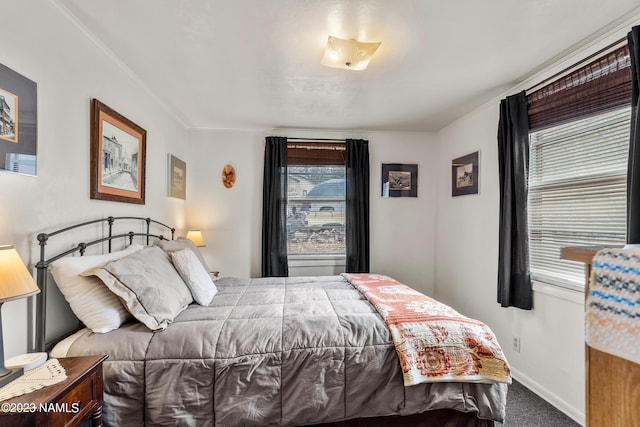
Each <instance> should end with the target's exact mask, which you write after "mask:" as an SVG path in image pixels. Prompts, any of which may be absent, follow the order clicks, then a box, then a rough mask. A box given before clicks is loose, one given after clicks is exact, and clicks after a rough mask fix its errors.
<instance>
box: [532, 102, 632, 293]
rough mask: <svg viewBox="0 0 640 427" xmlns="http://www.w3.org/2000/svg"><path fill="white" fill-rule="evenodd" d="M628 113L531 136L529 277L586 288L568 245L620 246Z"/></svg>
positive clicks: (613, 113) (618, 112)
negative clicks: (568, 256) (565, 255)
mask: <svg viewBox="0 0 640 427" xmlns="http://www.w3.org/2000/svg"><path fill="white" fill-rule="evenodd" d="M630 114H631V109H630V108H628V107H627V108H622V109H618V110H614V111H610V112H607V113H603V114H599V115H596V116H592V117H588V118H584V119H580V120H576V121H573V122H570V123H568V124H562V125H559V126H554V127H551V128H547V129H544V130H540V131H536V132H532V133H531V134H530V137H529V143H530V166H529V205H528V214H529V256H530V269H531V275H532V278H533V279H534V280H539V281H543V282H547V283H551V284H555V285H560V286H567V287H575V288H580V289H582V288H583V287H584V264H582V263H578V262H573V261H567V260H561V259H560V249H561V248H562V247H566V246H590V245H603V246H608V245H623V244H624V243H625V239H626V178H627V156H628V145H629V123H630Z"/></svg>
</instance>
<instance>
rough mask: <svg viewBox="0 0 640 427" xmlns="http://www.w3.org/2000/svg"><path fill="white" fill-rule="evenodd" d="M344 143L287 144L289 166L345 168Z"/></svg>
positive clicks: (305, 142) (301, 142)
mask: <svg viewBox="0 0 640 427" xmlns="http://www.w3.org/2000/svg"><path fill="white" fill-rule="evenodd" d="M344 161H345V144H344V142H324V141H300V142H296V141H291V142H288V143H287V163H288V166H344Z"/></svg>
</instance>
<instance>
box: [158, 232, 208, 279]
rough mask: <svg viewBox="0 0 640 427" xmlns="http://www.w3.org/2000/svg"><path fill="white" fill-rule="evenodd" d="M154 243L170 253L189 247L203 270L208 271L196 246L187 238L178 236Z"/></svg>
mask: <svg viewBox="0 0 640 427" xmlns="http://www.w3.org/2000/svg"><path fill="white" fill-rule="evenodd" d="M155 244H156V246H158V247H159V248H161V249H162V250H163V251H165V252H166V253H167V254H171V252H175V251H180V250H182V249H185V248H189V249H191V250H192V251H193V253H195V254H196V256H197V257H198V259H199V260H200V262H201V263H202V266H203V267H204V269H205V271H210V270H209V267H208V266H207V263H206V262H205V261H204V258H203V257H202V254H201V253H200V250H199V249H198V247H197V246H196V245H195V244H194V243H193V242H192V241H191V240H189V239H187V238H184V237H178V239H177V240H158V241H157V242H156V243H155Z"/></svg>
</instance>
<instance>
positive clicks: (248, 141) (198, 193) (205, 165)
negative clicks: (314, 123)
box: [187, 130, 438, 294]
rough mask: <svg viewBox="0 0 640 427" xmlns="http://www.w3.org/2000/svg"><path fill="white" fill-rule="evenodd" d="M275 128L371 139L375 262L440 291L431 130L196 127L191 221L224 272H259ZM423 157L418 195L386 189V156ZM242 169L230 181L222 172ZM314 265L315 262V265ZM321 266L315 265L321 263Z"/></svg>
mask: <svg viewBox="0 0 640 427" xmlns="http://www.w3.org/2000/svg"><path fill="white" fill-rule="evenodd" d="M269 135H281V136H289V137H315V138H345V137H354V138H356V137H357V138H364V139H368V140H369V157H370V159H369V160H370V165H371V217H370V220H371V270H372V271H376V272H382V273H385V274H388V275H391V276H393V277H395V278H397V279H399V280H402V281H405V282H406V283H408V284H410V285H412V286H415V287H416V288H418V289H421V290H423V291H424V292H426V293H429V294H432V293H433V274H434V265H433V262H434V241H435V212H436V210H435V201H436V187H435V185H434V184H435V181H436V165H437V150H438V147H437V144H436V142H435V135H434V134H429V133H400V132H369V133H358V134H353V133H352V134H348V133H344V132H327V131H304V132H302V131H297V132H296V131H291V130H274V131H263V132H260V131H192V132H190V133H189V143H190V144H192V145H193V148H192V149H191V150H190V154H189V155H188V156H189V157H188V161H187V170H188V172H187V191H188V195H187V212H188V216H187V227H188V228H197V229H200V230H202V232H203V234H204V237H205V239H206V240H207V247H206V248H202V252H203V254H204V256H205V258H206V260H207V263H208V264H209V267H210V268H211V269H213V270H220V272H221V275H224V276H239V277H247V276H250V277H257V276H260V245H261V239H262V237H261V236H262V235H261V233H262V231H261V230H262V226H261V218H262V170H263V162H264V139H265V137H266V136H269ZM383 162H385V163H418V182H419V184H418V185H419V186H418V197H417V198H403V199H390V198H382V197H381V196H380V174H381V168H382V163H383ZM226 163H230V164H232V165H233V166H234V167H235V169H236V174H237V182H236V185H235V186H234V187H233V188H231V189H227V188H225V187H224V186H223V185H222V182H221V179H220V175H221V172H222V168H223V167H224V165H225V164H226ZM309 271H311V270H309ZM314 271H315V270H314Z"/></svg>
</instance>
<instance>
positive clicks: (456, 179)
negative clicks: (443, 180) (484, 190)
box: [451, 151, 479, 197]
mask: <svg viewBox="0 0 640 427" xmlns="http://www.w3.org/2000/svg"><path fill="white" fill-rule="evenodd" d="M478 154H479V152H478V151H476V152H475V153H471V154H467V155H466V156H462V157H458V158H457V159H453V160H452V161H451V196H453V197H455V196H463V195H465V194H478V181H479V174H478Z"/></svg>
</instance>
